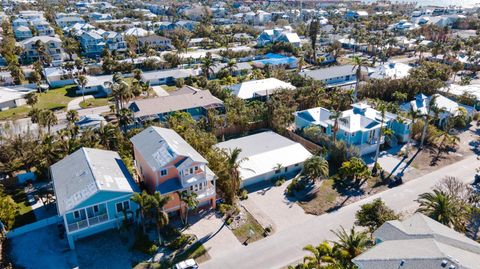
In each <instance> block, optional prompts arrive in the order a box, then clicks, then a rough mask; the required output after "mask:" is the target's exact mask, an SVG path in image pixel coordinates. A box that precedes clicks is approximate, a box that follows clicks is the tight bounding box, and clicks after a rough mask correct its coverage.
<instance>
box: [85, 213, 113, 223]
mask: <svg viewBox="0 0 480 269" xmlns="http://www.w3.org/2000/svg"><path fill="white" fill-rule="evenodd" d="M107 220H108V214H107V213H105V214H102V215H98V216H95V217H91V218H89V219H88V223H89V224H90V225H95V224H98V223H101V222H105V221H107Z"/></svg>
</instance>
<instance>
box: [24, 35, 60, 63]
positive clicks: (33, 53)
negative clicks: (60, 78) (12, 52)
mask: <svg viewBox="0 0 480 269" xmlns="http://www.w3.org/2000/svg"><path fill="white" fill-rule="evenodd" d="M37 42H42V43H43V44H44V45H45V48H46V52H47V53H48V54H49V55H50V57H51V58H52V64H53V65H54V66H57V65H60V64H61V63H62V61H63V59H64V53H63V48H62V41H61V40H60V39H59V38H57V37H50V36H34V37H31V38H28V39H25V40H23V41H21V42H20V45H21V46H22V47H23V54H22V58H23V60H24V61H25V62H27V63H32V62H35V61H37V60H38V59H39V57H40V55H39V53H38V51H37Z"/></svg>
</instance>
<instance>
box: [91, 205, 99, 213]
mask: <svg viewBox="0 0 480 269" xmlns="http://www.w3.org/2000/svg"><path fill="white" fill-rule="evenodd" d="M98 211H100V210H99V208H98V205H94V206H93V213H98Z"/></svg>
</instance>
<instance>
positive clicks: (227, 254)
mask: <svg viewBox="0 0 480 269" xmlns="http://www.w3.org/2000/svg"><path fill="white" fill-rule="evenodd" d="M479 165H480V161H478V160H477V158H476V156H469V157H467V158H466V159H464V160H462V161H459V162H456V163H454V164H451V165H448V166H445V167H442V168H439V169H437V170H435V171H433V172H431V173H429V174H426V175H424V176H421V177H419V178H416V179H414V180H411V181H409V182H406V183H405V184H403V185H401V186H399V187H396V188H393V189H389V190H387V191H384V192H381V193H378V194H375V195H373V196H370V197H368V198H366V199H364V200H361V201H358V202H356V203H353V204H350V205H348V206H345V207H343V208H341V209H339V210H338V211H334V212H332V213H328V214H323V215H321V216H316V217H313V218H311V219H309V220H307V221H304V222H302V223H301V224H298V225H296V226H291V227H289V228H287V229H284V230H281V231H278V232H276V233H274V234H273V235H271V236H269V237H267V238H265V239H263V240H260V241H257V242H254V243H251V244H249V245H248V246H238V245H237V246H235V245H232V246H227V248H228V250H227V251H224V252H223V253H222V255H221V257H215V258H213V259H211V260H209V261H207V262H205V263H204V264H202V265H201V267H202V269H203V268H239V269H240V268H265V269H267V268H283V267H285V266H286V265H288V264H292V263H295V262H298V261H300V260H301V259H302V257H303V256H304V255H306V254H307V253H306V252H304V251H303V250H302V248H303V247H304V246H305V245H307V244H315V245H317V244H319V243H321V242H322V241H323V240H335V235H334V234H332V232H331V230H338V229H339V228H340V227H341V226H343V227H345V228H350V227H351V226H352V225H353V223H354V221H355V212H357V211H358V209H359V208H360V205H362V204H365V203H368V202H371V201H372V200H374V199H375V198H381V199H382V200H384V201H385V203H386V204H387V205H388V206H389V207H391V208H392V209H394V210H395V211H396V212H405V211H408V212H412V210H415V209H416V208H417V206H418V205H417V203H416V202H415V200H416V199H417V198H418V195H419V194H421V193H424V192H428V191H430V190H431V189H432V188H433V186H435V185H436V184H437V183H438V182H439V181H441V180H442V178H444V177H445V176H455V177H458V178H459V179H461V180H462V181H464V182H471V181H472V180H473V175H474V174H475V169H476V168H477V167H478V166H479Z"/></svg>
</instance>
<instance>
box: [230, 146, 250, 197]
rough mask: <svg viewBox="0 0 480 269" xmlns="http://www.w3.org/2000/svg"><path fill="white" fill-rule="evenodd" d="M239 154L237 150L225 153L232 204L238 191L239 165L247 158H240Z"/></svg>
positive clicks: (239, 150) (239, 151)
mask: <svg viewBox="0 0 480 269" xmlns="http://www.w3.org/2000/svg"><path fill="white" fill-rule="evenodd" d="M241 152H242V150H241V149H239V148H234V149H233V150H231V149H229V151H228V152H226V158H227V170H228V174H229V178H230V184H231V192H232V193H231V194H232V197H231V202H232V204H234V203H235V202H236V197H237V193H238V190H239V189H240V180H241V178H240V165H241V164H242V163H243V162H245V161H246V160H248V159H247V158H240V153H241Z"/></svg>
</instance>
